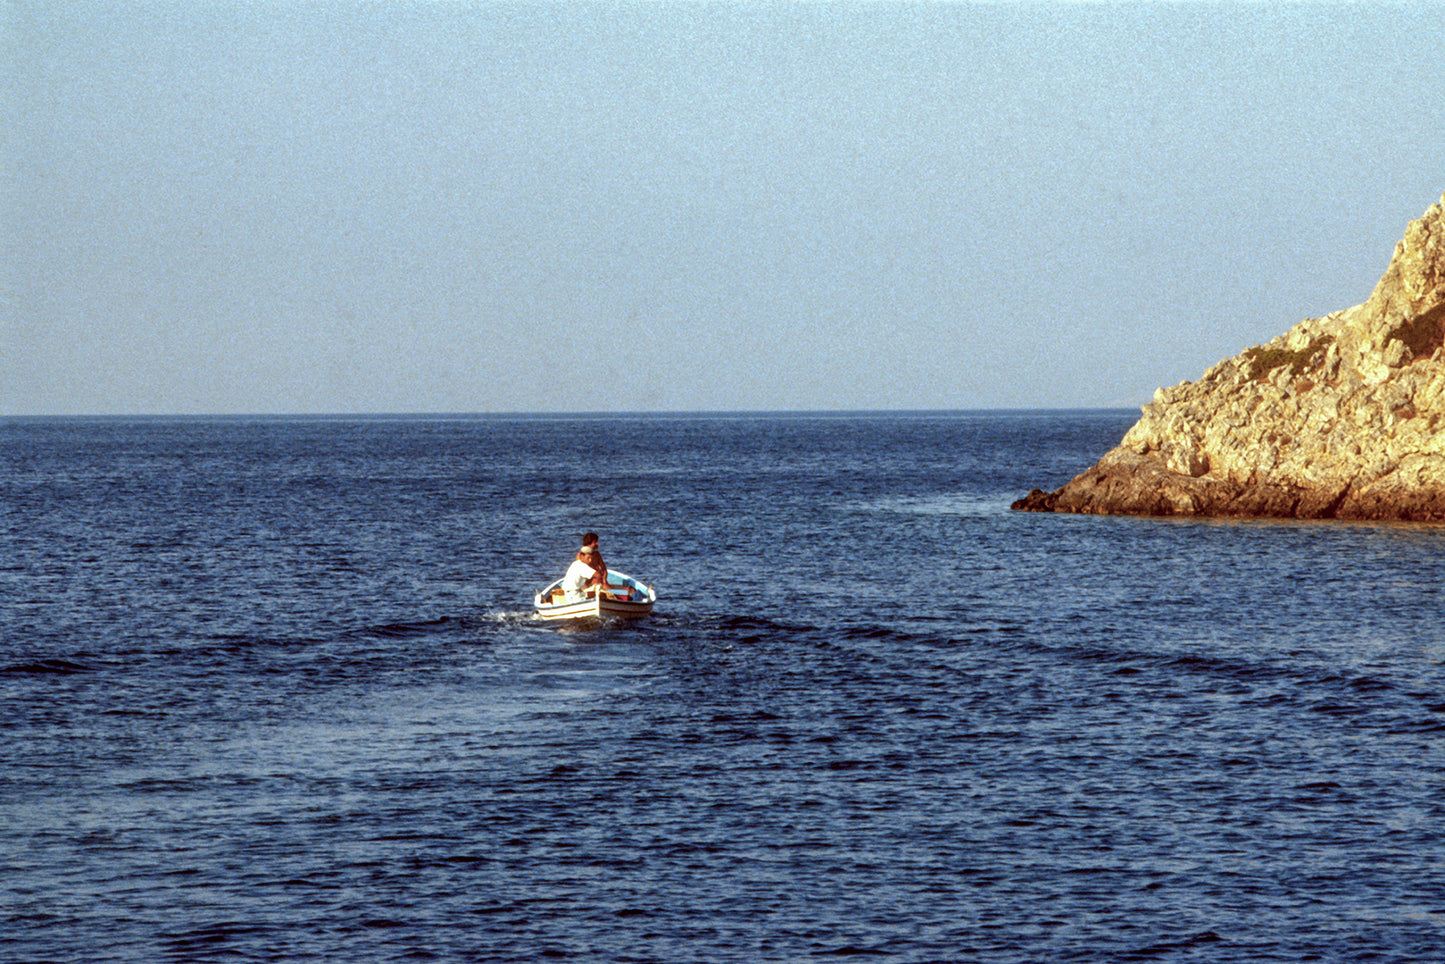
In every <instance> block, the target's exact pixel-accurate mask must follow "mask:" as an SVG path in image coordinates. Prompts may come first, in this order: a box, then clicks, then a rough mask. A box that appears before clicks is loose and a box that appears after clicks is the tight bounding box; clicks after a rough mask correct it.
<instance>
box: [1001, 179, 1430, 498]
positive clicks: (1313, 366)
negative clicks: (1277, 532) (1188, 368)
mask: <svg viewBox="0 0 1445 964" xmlns="http://www.w3.org/2000/svg"><path fill="white" fill-rule="evenodd" d="M1442 205H1445V197H1442V198H1441V203H1439V204H1435V205H1432V206H1431V207H1430V209H1429V210H1427V211H1426V212H1425V215H1424V216H1423V217H1421V218H1420V219H1419V220H1418V221H1412V222H1411V223H1410V225H1409V227H1408V228H1406V230H1405V236H1404V238H1403V239H1402V240H1401V241H1400V242H1399V243H1398V244H1397V245H1396V246H1395V254H1394V257H1393V258H1392V259H1391V261H1390V265H1389V268H1388V269H1386V271H1385V274H1384V276H1383V277H1381V278H1380V281H1379V284H1377V285H1376V286H1375V290H1374V292H1373V293H1372V294H1371V295H1370V297H1369V300H1367V301H1365V302H1364V304H1360V305H1356V306H1355V307H1353V308H1349V309H1346V310H1344V311H1339V312H1335V313H1334V314H1331V315H1326V316H1325V317H1323V318H1312V319H1307V320H1305V321H1303V322H1301V323H1300V324H1298V325H1296V326H1295V327H1294V328H1293V329H1291V330H1290V331H1289V332H1287V333H1285V334H1283V335H1281V336H1279V337H1278V338H1276V339H1274V341H1271V342H1270V343H1269V344H1267V345H1258V346H1255V347H1253V348H1250V349H1248V350H1246V351H1244V352H1242V353H1241V354H1239V355H1236V356H1235V357H1233V358H1229V359H1226V360H1224V361H1222V362H1220V363H1219V364H1217V365H1215V366H1214V367H1213V368H1211V369H1210V370H1209V371H1207V372H1205V373H1204V375H1203V376H1202V377H1201V378H1200V379H1199V380H1198V381H1196V382H1184V383H1182V384H1179V385H1176V386H1174V387H1173V388H1161V389H1159V390H1158V391H1157V392H1155V393H1154V401H1153V402H1152V403H1151V404H1149V405H1146V406H1144V409H1143V417H1142V418H1140V419H1139V421H1138V422H1137V423H1136V424H1135V425H1134V427H1133V428H1131V429H1130V430H1129V432H1128V434H1126V435H1125V436H1124V439H1123V441H1122V442H1120V443H1119V445H1118V446H1117V447H1116V448H1114V449H1113V450H1112V451H1110V452H1109V453H1107V454H1106V455H1105V456H1104V457H1103V458H1102V459H1100V460H1099V461H1098V463H1097V464H1095V465H1094V466H1093V468H1091V469H1089V470H1088V471H1086V472H1084V473H1082V474H1080V475H1078V476H1077V477H1075V478H1074V479H1073V480H1072V481H1071V482H1069V483H1068V484H1067V485H1065V486H1064V487H1063V488H1061V489H1059V490H1058V491H1056V492H1042V491H1040V490H1038V489H1035V490H1034V491H1033V492H1032V493H1030V494H1029V495H1028V497H1026V498H1024V499H1020V500H1019V501H1018V502H1016V503H1014V508H1015V509H1026V510H1034V511H1056V512H1090V513H1118V514H1135V515H1219V516H1285V517H1298V518H1349V519H1403V520H1419V521H1439V520H1445V209H1442Z"/></svg>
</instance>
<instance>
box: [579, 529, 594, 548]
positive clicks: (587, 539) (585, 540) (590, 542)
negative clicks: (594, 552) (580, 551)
mask: <svg viewBox="0 0 1445 964" xmlns="http://www.w3.org/2000/svg"><path fill="white" fill-rule="evenodd" d="M582 544H583V545H584V546H591V547H592V548H593V549H596V548H597V533H595V532H589V533H587V534H586V535H584V536H583V537H582Z"/></svg>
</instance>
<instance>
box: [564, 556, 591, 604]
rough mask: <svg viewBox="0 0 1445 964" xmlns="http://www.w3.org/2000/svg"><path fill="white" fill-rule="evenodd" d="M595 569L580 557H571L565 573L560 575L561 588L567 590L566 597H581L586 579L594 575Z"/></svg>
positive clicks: (585, 586)
mask: <svg viewBox="0 0 1445 964" xmlns="http://www.w3.org/2000/svg"><path fill="white" fill-rule="evenodd" d="M596 573H597V570H596V569H593V568H592V567H591V566H589V565H587V563H585V562H583V561H582V560H581V559H573V560H572V565H570V566H568V567H567V575H565V576H563V577H562V588H563V589H564V590H566V592H567V598H568V599H581V598H582V595H583V590H584V589H586V588H587V580H589V579H591V578H592V577H593V576H594V575H596Z"/></svg>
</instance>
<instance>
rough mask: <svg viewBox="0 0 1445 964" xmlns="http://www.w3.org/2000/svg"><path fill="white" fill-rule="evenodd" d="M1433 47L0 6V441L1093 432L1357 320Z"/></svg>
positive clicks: (511, 14)
mask: <svg viewBox="0 0 1445 964" xmlns="http://www.w3.org/2000/svg"><path fill="white" fill-rule="evenodd" d="M1442 12H1445V6H1442V5H1440V4H1431V3H1414V4H1383V3H1378V4H1377V3H1366V4H1341V5H1335V4H1320V3H1312V4H1276V3H1270V4H1241V3H1228V4H1195V3H1179V4H1160V3H1028V4H1024V3H1018V4H1010V3H995V4H967V3H956V4H944V3H921V2H918V3H776V4H764V3H708V4H694V3H666V2H660V3H607V4H588V3H579V2H565V3H525V4H524V3H477V2H390V3H343V2H308V3H300V2H280V0H274V2H231V3H206V2H199V0H191V2H185V0H176V2H169V3H151V2H144V0H141V2H135V0H129V2H124V3H108V2H92V3H75V2H72V0H49V2H47V0H36V2H25V0H7V2H5V3H4V4H3V5H0V114H3V117H0V178H3V206H0V228H3V232H0V245H3V247H0V258H3V267H0V272H3V273H0V416H3V415H8V416H16V415H37V414H50V415H71V414H233V413H236V414H239V413H259V414H273V413H274V414H288V413H430V412H436V413H442V412H468V413H470V412H496V413H506V412H638V411H645V412H654V411H655V412H678V411H778V410H873V409H885V410H911V409H980V408H983V409H987V408H1079V407H1115V406H1118V407H1124V406H1135V405H1140V404H1143V403H1145V402H1147V401H1148V400H1149V398H1150V397H1151V395H1152V394H1153V391H1154V389H1155V388H1156V387H1159V386H1163V385H1172V384H1176V383H1178V382H1180V381H1183V380H1186V379H1194V378H1197V377H1199V376H1200V375H1201V374H1202V373H1203V372H1204V371H1205V370H1206V369H1207V368H1209V367H1210V366H1211V365H1213V364H1214V363H1215V362H1216V361H1218V360H1220V359H1222V358H1225V357H1228V356H1231V355H1235V354H1237V353H1239V352H1240V351H1242V350H1243V349H1245V348H1247V347H1249V346H1251V345H1254V344H1258V343H1262V342H1265V341H1268V340H1269V339H1271V338H1273V337H1274V336H1276V335H1278V334H1281V333H1283V332H1284V331H1286V330H1288V329H1289V328H1290V327H1291V326H1293V325H1294V324H1296V323H1297V322H1299V321H1300V320H1302V319H1304V318H1307V317H1316V316H1319V315H1323V314H1326V313H1328V312H1331V311H1334V310H1337V309H1341V308H1346V307H1350V306H1352V305H1355V304H1358V303H1359V302H1362V301H1364V300H1365V299H1366V297H1368V295H1369V293H1370V290H1371V289H1372V288H1373V286H1374V284H1375V282H1376V281H1377V280H1378V279H1379V277H1380V275H1381V274H1382V273H1383V272H1384V270H1385V267H1386V265H1387V264H1388V263H1389V258H1390V255H1391V253H1392V251H1393V248H1394V245H1395V242H1396V241H1397V240H1398V239H1399V238H1400V237H1401V235H1402V234H1403V232H1404V229H1405V226H1406V224H1407V223H1408V222H1409V221H1410V220H1412V219H1414V218H1417V217H1419V216H1420V215H1421V214H1422V213H1423V212H1424V211H1425V209H1426V208H1427V207H1428V206H1429V205H1430V204H1432V203H1434V202H1436V201H1438V200H1439V199H1440V197H1441V194H1442V192H1445V138H1442V137H1441V131H1442V130H1445V82H1442V80H1441V73H1440V64H1441V62H1442V55H1445V40H1442V36H1445V34H1442V32H1441V30H1440V25H1441V15H1442Z"/></svg>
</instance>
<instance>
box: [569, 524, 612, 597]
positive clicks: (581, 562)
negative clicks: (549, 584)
mask: <svg viewBox="0 0 1445 964" xmlns="http://www.w3.org/2000/svg"><path fill="white" fill-rule="evenodd" d="M587 535H589V536H592V538H593V539H594V540H595V539H596V538H597V536H596V535H594V534H593V533H590V532H589V533H587ZM606 573H607V568H606V567H605V566H604V565H603V564H602V553H600V552H598V551H597V546H596V545H595V544H594V545H588V544H587V543H585V542H584V543H583V544H582V548H581V549H578V550H577V558H576V559H573V560H572V565H570V566H568V567H567V575H565V576H563V577H562V589H563V591H564V592H566V593H567V600H568V601H569V602H571V601H574V600H577V599H582V598H583V597H584V596H586V595H587V590H588V588H589V587H591V586H595V585H597V584H599V583H600V582H602V580H603V579H604V578H605V577H606Z"/></svg>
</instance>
